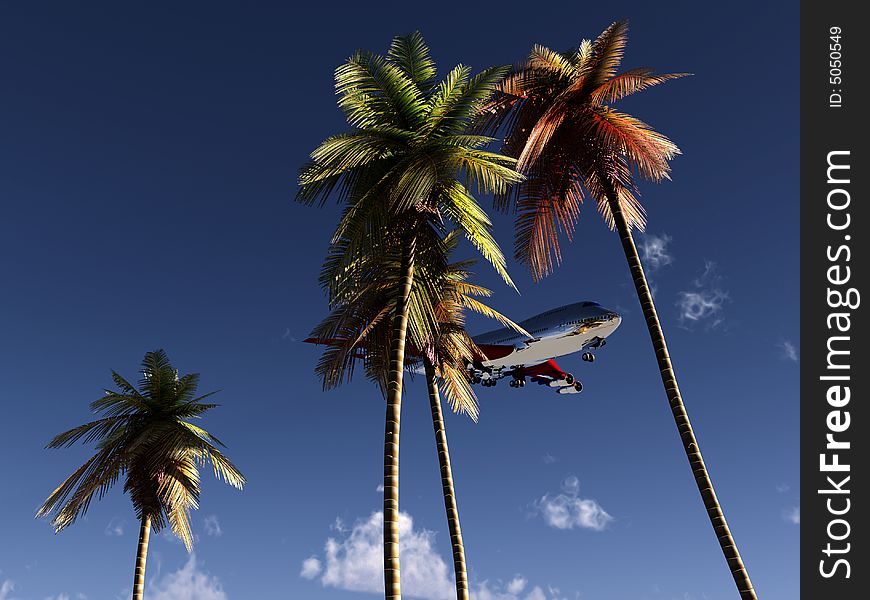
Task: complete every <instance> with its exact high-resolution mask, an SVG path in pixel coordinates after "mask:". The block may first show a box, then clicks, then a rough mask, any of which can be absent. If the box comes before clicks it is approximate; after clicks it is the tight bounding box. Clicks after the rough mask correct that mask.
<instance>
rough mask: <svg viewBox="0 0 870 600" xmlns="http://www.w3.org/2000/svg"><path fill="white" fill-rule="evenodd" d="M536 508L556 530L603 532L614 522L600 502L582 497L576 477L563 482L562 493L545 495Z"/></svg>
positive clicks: (538, 501) (572, 476) (536, 503)
mask: <svg viewBox="0 0 870 600" xmlns="http://www.w3.org/2000/svg"><path fill="white" fill-rule="evenodd" d="M534 506H535V509H536V511H538V512H539V513H540V514H541V516H542V517H543V518H544V522H546V523H547V525H549V526H550V527H554V528H556V529H574V528H575V527H576V528H582V529H592V530H594V531H603V530H604V529H605V528H606V527H607V525H608V523H610V522H611V521H613V517H612V516H610V515H609V514H608V513H607V511H605V510H604V509H603V508H602V507H601V505H600V504H598V502H596V501H595V500H591V499H588V498H581V497H580V481H579V480H578V479H577V477H575V476H574V475H571V476H570V477H568V478H566V479H565V481H563V482H562V492H561V493H559V494H555V495H553V494H545V495H544V496H542V497H541V498H540V499H539V500H537V501H535V504H534Z"/></svg>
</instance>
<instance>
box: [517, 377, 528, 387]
mask: <svg viewBox="0 0 870 600" xmlns="http://www.w3.org/2000/svg"><path fill="white" fill-rule="evenodd" d="M517 383H519V384H520V387H526V380H525V379H520V380H519V381H518V382H517Z"/></svg>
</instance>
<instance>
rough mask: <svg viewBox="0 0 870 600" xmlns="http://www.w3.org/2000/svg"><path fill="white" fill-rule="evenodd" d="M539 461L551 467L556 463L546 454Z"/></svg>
mask: <svg viewBox="0 0 870 600" xmlns="http://www.w3.org/2000/svg"><path fill="white" fill-rule="evenodd" d="M541 460H543V461H544V464H545V465H552V464H553V463H554V462H556V457H555V456H553V455H552V454H549V453H548V454H545V455H544V456H542V457H541Z"/></svg>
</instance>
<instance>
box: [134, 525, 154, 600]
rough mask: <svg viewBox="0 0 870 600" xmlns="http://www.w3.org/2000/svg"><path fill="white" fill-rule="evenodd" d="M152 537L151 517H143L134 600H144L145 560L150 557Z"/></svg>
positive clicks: (137, 551)
mask: <svg viewBox="0 0 870 600" xmlns="http://www.w3.org/2000/svg"><path fill="white" fill-rule="evenodd" d="M150 537H151V517H150V516H148V515H145V516H144V517H142V524H141V525H140V527H139V547H138V548H137V550H136V572H135V574H134V576H133V600H142V595H143V594H144V593H145V558H146V557H147V556H148V539H149V538H150Z"/></svg>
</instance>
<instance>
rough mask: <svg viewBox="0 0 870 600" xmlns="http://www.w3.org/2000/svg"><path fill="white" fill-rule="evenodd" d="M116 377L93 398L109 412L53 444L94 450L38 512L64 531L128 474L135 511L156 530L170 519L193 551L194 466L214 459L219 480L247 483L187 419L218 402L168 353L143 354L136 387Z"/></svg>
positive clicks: (97, 407) (128, 490)
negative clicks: (202, 391) (91, 446)
mask: <svg viewBox="0 0 870 600" xmlns="http://www.w3.org/2000/svg"><path fill="white" fill-rule="evenodd" d="M112 378H113V380H114V381H115V384H116V385H117V387H118V390H117V391H113V390H106V393H105V395H104V396H103V397H101V398H99V399H97V400H95V401H94V402H93V403H91V407H92V409H93V410H94V411H96V412H102V413H103V414H105V415H107V416H105V417H103V418H101V419H97V420H95V421H91V422H89V423H86V424H84V425H81V426H79V427H75V428H73V429H70V430H69V431H66V432H64V433H62V434H60V435H58V436H55V437H54V438H53V439H52V440H51V441H50V442H49V444H48V446H49V447H50V448H60V447H68V446H70V445H72V444H74V443H76V442H79V441H82V442H85V443H91V442H93V443H96V448H97V452H96V453H95V454H94V456H92V457H91V458H90V459H89V460H88V461H87V462H85V464H83V465H82V466H81V467H79V468H78V469H77V470H76V471H75V472H73V474H72V475H70V476H69V477H68V478H67V479H66V480H64V482H63V483H61V485H60V486H58V487H57V488H56V489H55V490H54V491H53V492H52V493H51V494H50V495H49V497H48V498H47V499H46V501H45V502H44V503H43V505H42V506H41V507H40V509H39V510H38V512H37V517H44V516H48V515H51V514H54V518H53V523H54V526H55V530H56V531H60V530H62V529H64V528H65V527H68V526H69V525H71V524H73V523H74V522H75V521H76V520H77V519H78V517H80V516H81V515H83V514H85V513H86V512H87V510H88V508H89V506H90V503H91V501H92V500H93V499H94V498H95V497H97V498H102V497H103V496H104V495H105V494H106V493H107V492H108V491H109V489H111V488H112V487H113V486H114V484H115V483H116V482H117V481H118V480H119V479H120V478H122V477H123V478H124V491H125V492H126V493H128V494H129V495H130V499H131V501H132V503H133V508H134V511H135V512H136V516H137V517H138V518H139V519H143V518H145V517H150V519H151V525H152V527H153V528H154V530H155V531H159V530H160V529H161V528H162V527H164V526H165V524H166V523H169V524H170V525H171V526H172V528H173V531H175V533H176V534H177V535H178V536H179V537H180V538H181V539H182V541H184V543H185V545H186V546H187V547H188V549H190V547H191V543H192V536H191V535H190V527H189V512H190V510H193V509H195V508H196V507H197V506H198V501H199V493H200V487H199V473H198V470H197V466H204V465H205V463H207V462H209V463H211V465H212V467H213V470H214V472H215V475H216V476H217V477H218V478H219V479H223V480H224V481H225V482H226V483H228V484H230V485H232V486H234V487H237V488H240V489H241V488H242V487H243V486H244V483H245V479H244V476H243V475H242V474H241V473H240V472H239V470H238V469H237V468H236V467H235V465H233V464H232V463H231V462H230V461H229V459H228V458H227V457H226V456H224V455H223V453H222V452H221V451H220V450H219V449H218V448H217V447H216V446H215V444H217V445H220V446H222V445H223V444H222V442H221V441H220V440H218V439H217V438H216V437H215V436H213V435H212V434H210V433H208V432H207V431H206V430H204V429H202V428H201V427H197V426H196V425H193V424H191V423H189V422H187V419H197V418H200V417H201V416H202V415H203V414H204V413H206V412H208V411H209V410H211V409H213V408H215V407H216V406H217V405H216V404H213V403H207V402H204V400H205V399H207V398H208V397H210V396H211V395H212V394H213V393H214V392H212V393H208V394H203V395H200V396H197V395H196V389H197V387H198V385H199V375H198V374H196V373H190V374H186V375H181V376H179V374H178V371H177V370H176V369H175V368H174V367H173V366H172V364H171V362H170V361H169V358H168V356H167V355H166V353H165V352H164V351H163V350H156V351H154V352H148V353H147V354H146V355H145V358H144V359H143V361H142V379H141V381H140V384H139V386H138V389H137V388H136V387H134V386H133V385H132V384H130V383H129V382H128V381H127V380H126V379H124V378H123V377H121V376H120V375H118V374H117V373H115V372H114V371H113V372H112Z"/></svg>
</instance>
